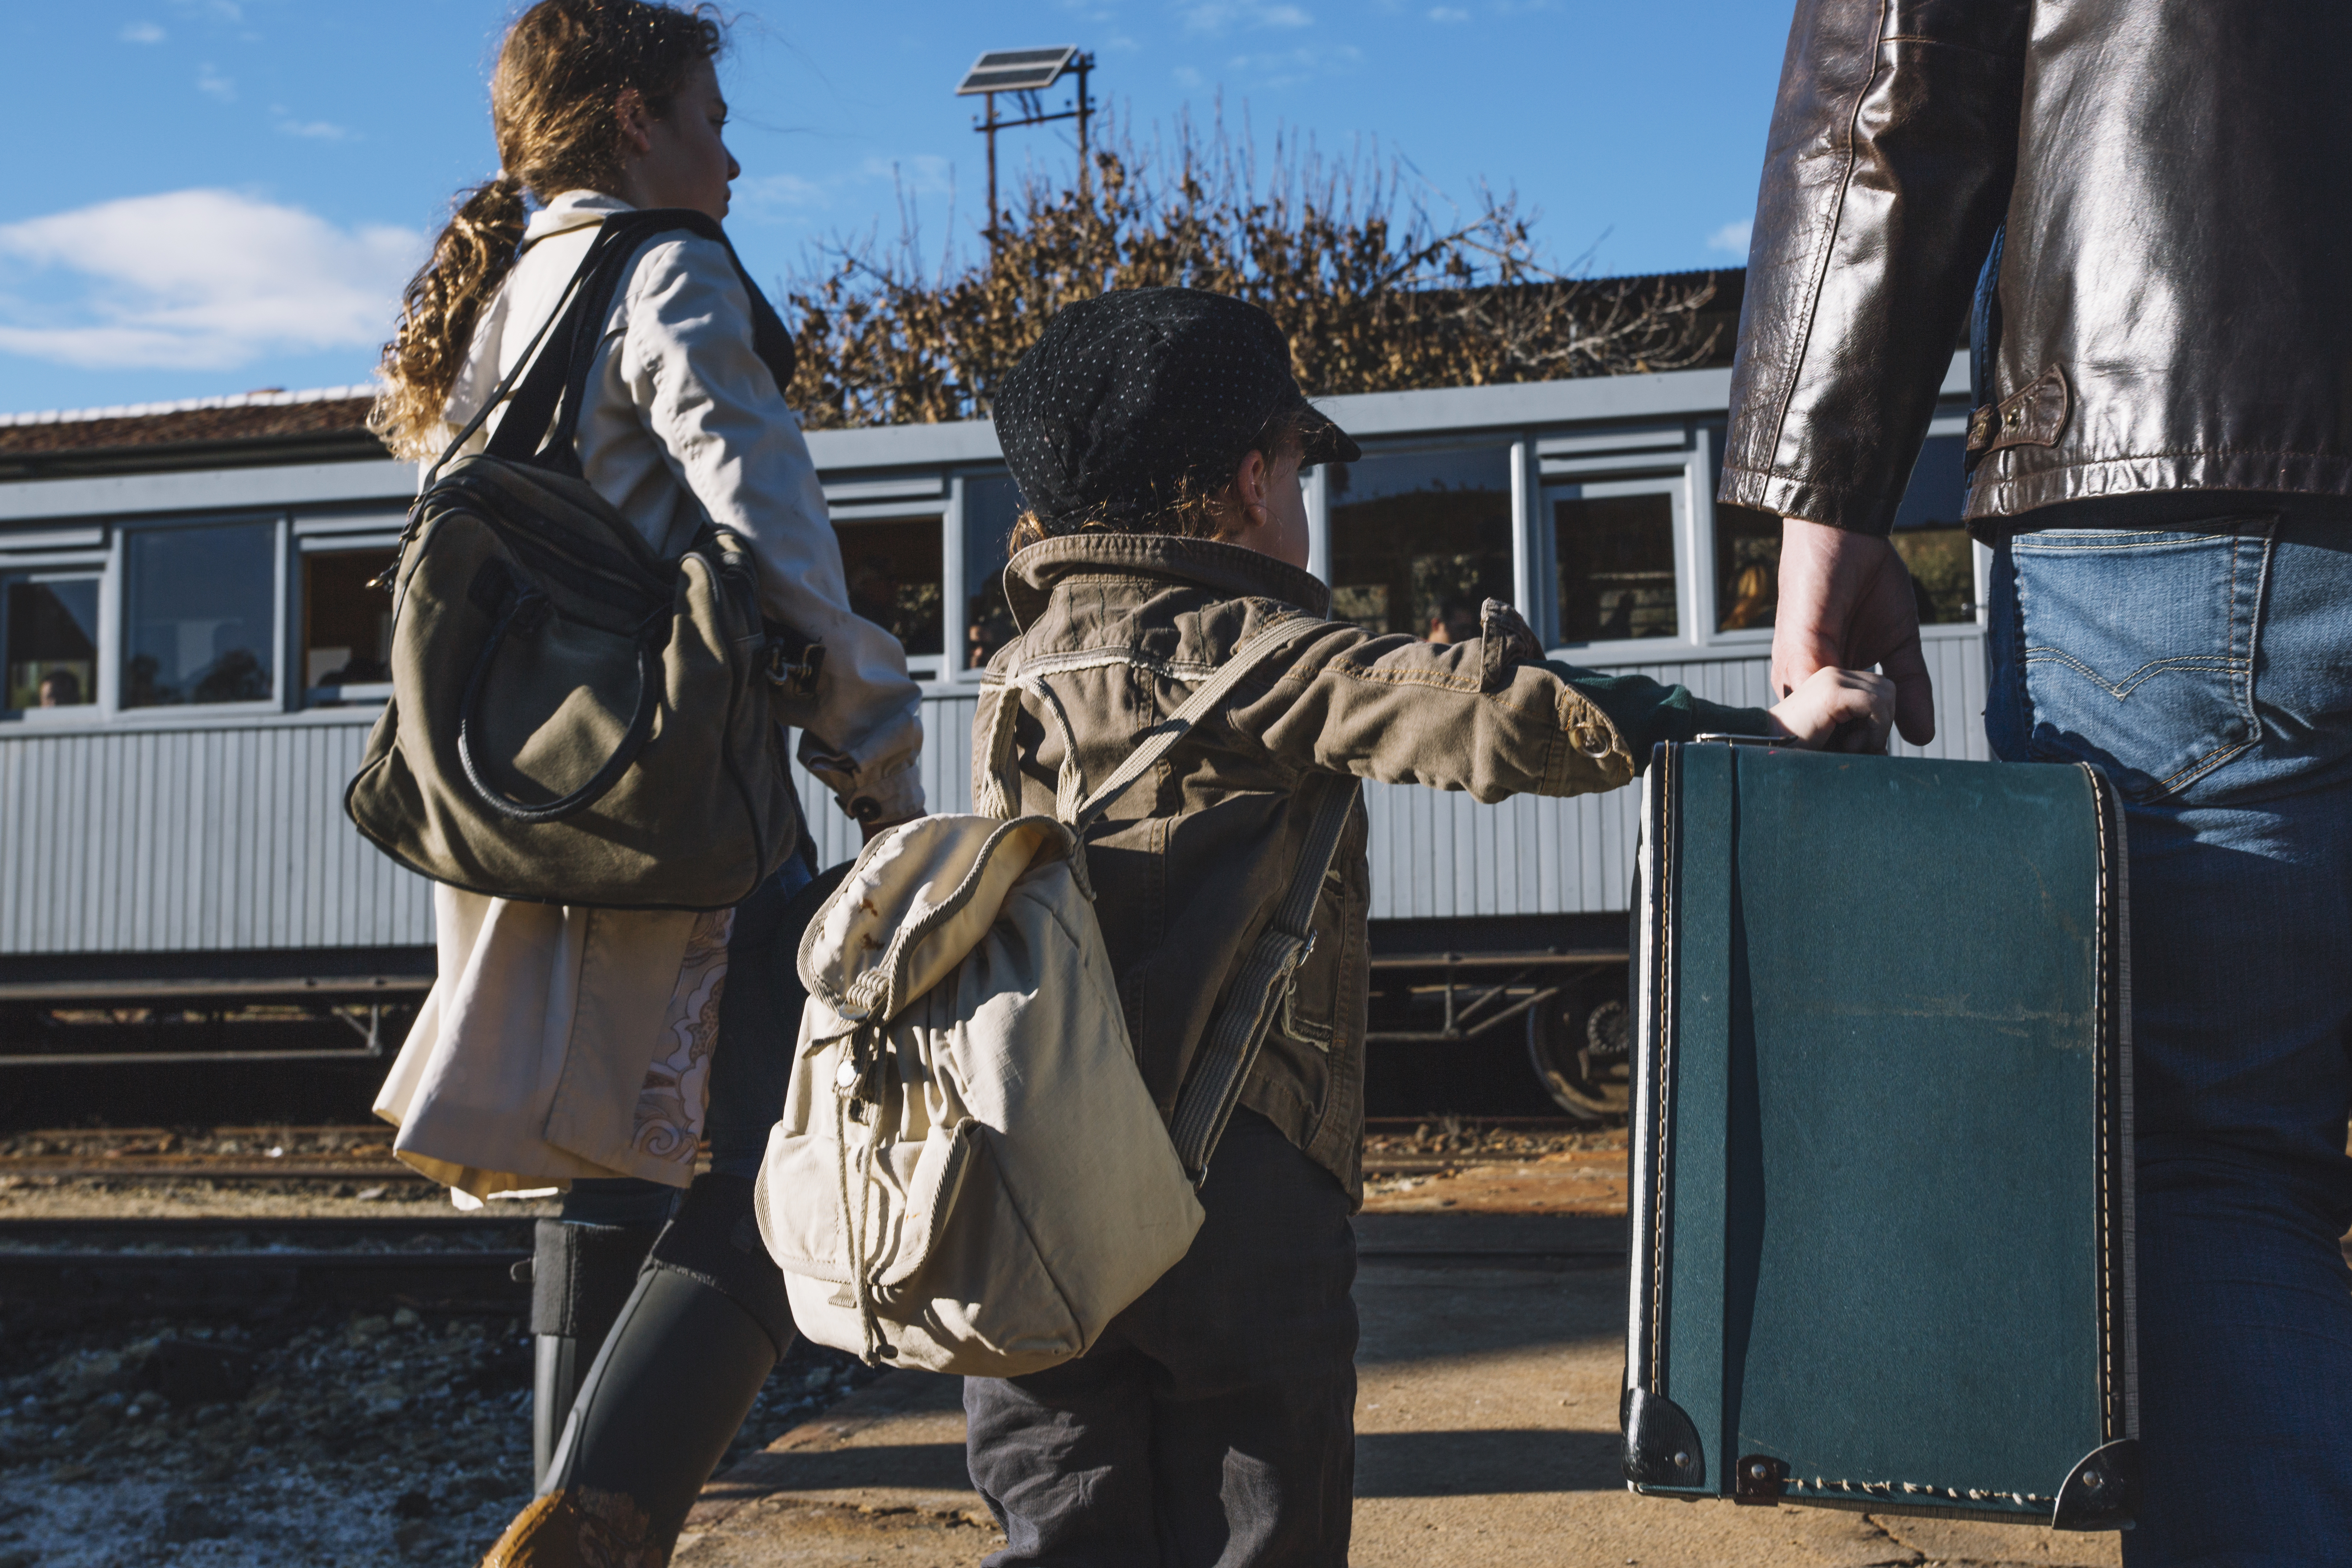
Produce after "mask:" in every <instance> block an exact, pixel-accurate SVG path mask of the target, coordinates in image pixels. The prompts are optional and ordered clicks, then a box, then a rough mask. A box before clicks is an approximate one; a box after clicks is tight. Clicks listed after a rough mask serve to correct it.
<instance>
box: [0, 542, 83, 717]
mask: <svg viewBox="0 0 2352 1568" xmlns="http://www.w3.org/2000/svg"><path fill="white" fill-rule="evenodd" d="M0 638H5V640H6V643H7V649H8V656H7V666H8V668H7V681H8V690H7V706H8V707H10V708H12V709H16V710H20V711H21V710H26V709H32V708H86V707H88V706H89V705H90V704H91V703H93V702H96V701H97V700H98V577H97V575H96V574H73V573H64V572H58V573H37V574H33V575H30V576H25V577H18V578H15V579H13V580H11V581H10V582H9V583H8V584H7V587H6V592H5V595H0Z"/></svg>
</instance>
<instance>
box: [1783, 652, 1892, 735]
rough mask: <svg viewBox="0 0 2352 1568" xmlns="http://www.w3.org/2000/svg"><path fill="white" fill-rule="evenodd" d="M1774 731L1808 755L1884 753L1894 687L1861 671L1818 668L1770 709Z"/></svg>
mask: <svg viewBox="0 0 2352 1568" xmlns="http://www.w3.org/2000/svg"><path fill="white" fill-rule="evenodd" d="M1771 719H1772V727H1773V729H1775V730H1776V731H1779V732H1780V734H1782V735H1785V736H1787V737H1788V738H1789V739H1790V740H1791V741H1793V742H1796V743H1797V744H1798V745H1800V746H1802V747H1803V748H1804V749H1805V750H1807V751H1809V752H1818V751H1838V752H1884V751H1885V750H1886V735H1887V731H1890V730H1892V729H1893V728H1894V727H1895V682H1893V681H1891V680H1889V679H1886V677H1885V676H1883V675H1873V674H1871V673H1870V672H1869V671H1867V670H1862V669H1817V670H1815V671H1813V673H1812V674H1811V675H1810V676H1808V677H1807V678H1806V679H1805V683H1804V684H1803V685H1802V686H1800V687H1799V688H1797V689H1796V690H1794V691H1792V692H1790V694H1789V695H1788V696H1787V697H1786V698H1784V699H1782V700H1780V703H1778V704H1777V705H1776V706H1775V707H1774V708H1773V709H1772V710H1771Z"/></svg>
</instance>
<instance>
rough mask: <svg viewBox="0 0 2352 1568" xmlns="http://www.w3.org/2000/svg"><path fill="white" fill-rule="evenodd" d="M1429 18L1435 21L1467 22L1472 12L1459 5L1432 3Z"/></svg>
mask: <svg viewBox="0 0 2352 1568" xmlns="http://www.w3.org/2000/svg"><path fill="white" fill-rule="evenodd" d="M1429 19H1430V20H1431V21H1433V22H1466V21H1468V20H1469V19H1470V13H1469V12H1467V11H1465V10H1464V9H1462V7H1461V6H1459V5H1432V6H1431V7H1430V8H1429Z"/></svg>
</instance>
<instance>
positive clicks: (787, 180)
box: [734, 174, 833, 216]
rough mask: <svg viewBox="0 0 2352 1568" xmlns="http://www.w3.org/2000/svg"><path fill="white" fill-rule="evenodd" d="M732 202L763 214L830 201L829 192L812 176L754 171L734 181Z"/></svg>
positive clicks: (816, 205)
mask: <svg viewBox="0 0 2352 1568" xmlns="http://www.w3.org/2000/svg"><path fill="white" fill-rule="evenodd" d="M734 197H735V205H737V206H739V207H741V208H744V209H746V210H747V211H749V212H751V213H752V214H755V215H758V216H769V215H771V214H774V213H778V212H784V211H790V210H793V209H797V208H803V207H822V206H828V205H832V201H833V195H832V193H831V192H829V191H827V190H826V189H825V188H824V186H823V185H821V184H818V183H817V182H816V181H814V180H810V179H803V177H802V176H800V175H798V174H754V175H751V177H749V178H748V179H741V180H738V181H736V182H735V186H734Z"/></svg>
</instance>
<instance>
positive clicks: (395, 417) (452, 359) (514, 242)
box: [368, 173, 528, 458]
mask: <svg viewBox="0 0 2352 1568" xmlns="http://www.w3.org/2000/svg"><path fill="white" fill-rule="evenodd" d="M522 194H523V185H522V182H521V181H520V180H518V179H516V178H515V177H514V176H513V175H511V174H505V173H501V174H499V176H498V178H496V179H494V180H490V181H488V182H486V183H485V184H479V185H477V186H475V187H474V189H473V190H472V192H470V193H469V194H468V195H467V197H466V199H465V200H464V201H462V202H460V203H459V204H458V205H457V212H456V213H455V214H454V215H453V216H451V217H450V219H449V223H448V226H447V227H446V228H444V229H443V230H442V231H441V237H440V238H439V239H437V240H436V241H435V242H434V245H433V258H432V259H431V260H429V261H427V262H426V263H425V266H424V268H423V269H422V270H421V271H419V272H418V273H417V274H416V276H415V277H414V278H412V279H409V281H408V287H407V289H404V291H403V292H402V294H401V297H400V325H399V327H398V329H397V330H396V331H394V334H393V340H392V342H388V343H386V344H385V345H384V347H383V360H382V361H381V362H380V363H379V365H378V371H379V373H380V374H382V376H383V384H384V385H383V392H382V393H381V394H379V395H377V397H376V400H375V406H374V407H373V409H371V410H369V412H368V428H369V429H371V430H373V431H374V432H375V434H376V436H377V437H378V438H380V439H381V440H382V441H383V443H384V445H386V446H387V447H391V448H392V449H393V451H394V452H395V453H396V454H398V455H399V456H401V457H404V458H419V457H428V456H431V455H432V454H433V453H434V452H435V451H436V450H437V449H438V447H439V446H440V439H439V437H440V432H441V426H442V423H443V420H444V419H445V417H446V411H447V409H448V406H449V393H450V390H451V388H453V387H455V386H456V385H457V372H458V371H459V369H460V368H462V367H463V366H464V364H465V363H466V351H467V348H468V346H470V345H471V343H472V342H473V340H474V322H475V321H476V320H477V319H478V318H479V317H480V315H481V313H482V306H483V304H484V303H485V302H487V301H488V300H489V299H490V297H491V296H492V295H494V294H496V293H497V292H498V288H499V284H501V283H503V282H504V281H506V276H507V274H508V273H509V271H511V270H513V268H514V264H515V254H516V251H517V248H518V247H520V245H521V244H522V234H523V225H524V222H525V220H526V217H527V216H528V215H527V214H526V213H525V211H524V209H523V200H522Z"/></svg>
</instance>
